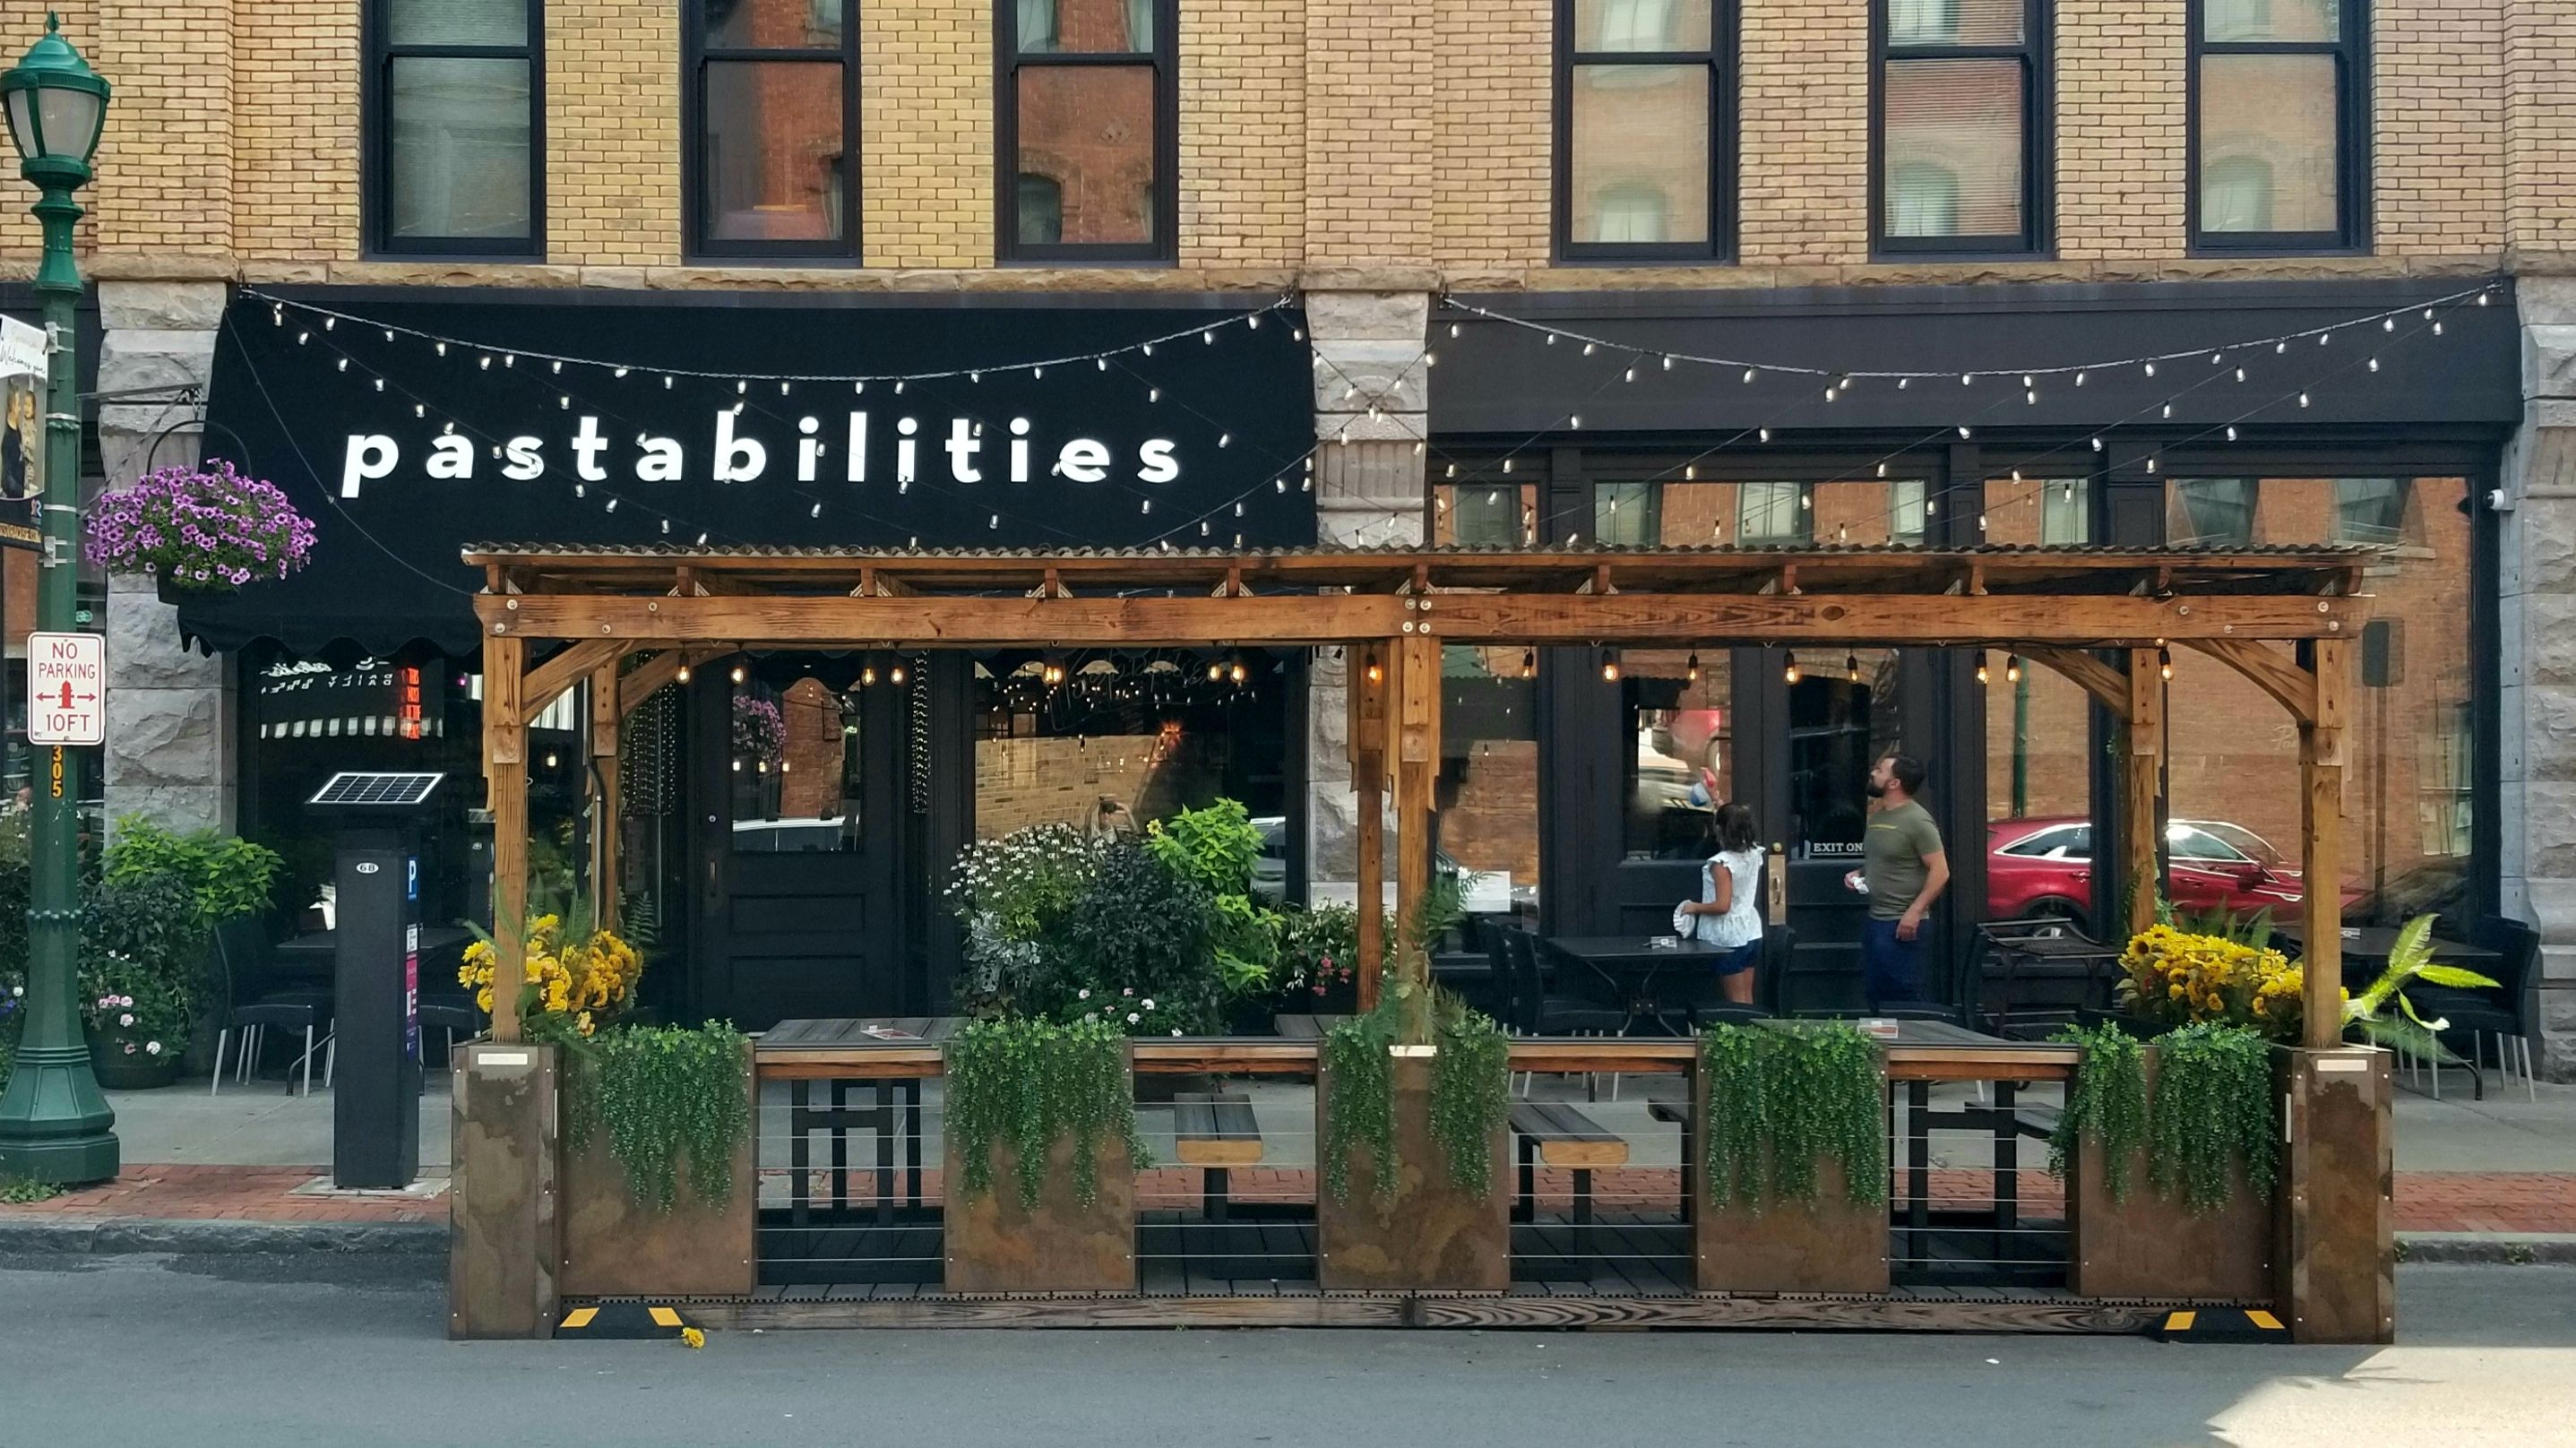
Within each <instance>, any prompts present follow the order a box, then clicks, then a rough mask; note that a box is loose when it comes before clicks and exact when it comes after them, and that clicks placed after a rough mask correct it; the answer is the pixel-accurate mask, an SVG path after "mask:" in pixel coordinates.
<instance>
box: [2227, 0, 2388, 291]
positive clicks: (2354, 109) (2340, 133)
mask: <svg viewBox="0 0 2576 1448" xmlns="http://www.w3.org/2000/svg"><path fill="white" fill-rule="evenodd" d="M2332 3H2333V4H2334V5H2335V7H2336V34H2337V36H2338V38H2337V39H2336V40H2334V41H2332V42H2324V41H2278V40H2266V41H2245V40H2211V39H2210V38H2209V37H2208V35H2207V34H2206V28H2207V27H2206V21H2207V18H2208V16H2207V12H2208V9H2209V0H2186V4H2185V19H2184V36H2185V41H2184V52H2183V53H2184V62H2183V63H2184V72H2183V83H2184V87H2185V90H2186V92H2187V94H2188V97H2189V99H2188V103H2187V104H2186V105H2185V107H2184V109H2185V112H2186V120H2185V123H2184V129H2183V151H2184V156H2183V187H2184V196H2183V207H2184V226H2185V229H2186V232H2187V234H2188V235H2189V236H2190V238H2191V251H2192V253H2193V254H2194V255H2209V254H2213V253H2215V254H2221V255H2230V256H2241V255H2245V254H2248V253H2253V254H2271V255H2314V254H2317V253H2328V252H2363V251H2367V250H2369V247H2370V224H2371V196H2370V7H2369V6H2368V4H2366V3H2365V0H2332ZM2212 55H2222V56H2224V55H2329V56H2332V57H2334V59H2335V82H2336V84H2335V229H2334V230H2333V231H2331V232H2324V231H2218V232H2212V231H2205V230H2203V229H2202V227H2201V215H2200V201H2201V147H2200V101H2201V87H2200V73H2201V62H2202V61H2203V60H2205V59H2207V58H2208V57H2210V56H2212Z"/></svg>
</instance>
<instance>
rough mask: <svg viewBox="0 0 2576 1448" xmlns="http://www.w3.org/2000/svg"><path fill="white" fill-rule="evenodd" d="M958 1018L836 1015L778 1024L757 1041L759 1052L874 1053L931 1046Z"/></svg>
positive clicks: (947, 1033) (945, 1035)
mask: <svg viewBox="0 0 2576 1448" xmlns="http://www.w3.org/2000/svg"><path fill="white" fill-rule="evenodd" d="M960 1019H961V1018H960V1017H957V1016H837V1017H826V1018H822V1019H817V1020H802V1021H780V1022H779V1023H778V1024H777V1025H774V1026H772V1027H770V1028H769V1029H768V1030H765V1031H763V1032H761V1033H760V1037H759V1040H760V1046H761V1049H763V1050H769V1049H772V1048H779V1049H784V1048H788V1047H793V1048H795V1049H798V1050H808V1051H811V1050H830V1049H839V1050H852V1051H875V1050H885V1049H889V1048H896V1047H904V1046H921V1045H935V1044H937V1043H939V1042H941V1041H944V1040H947V1039H948V1037H949V1036H950V1035H951V1034H952V1033H954V1032H955V1031H956V1029H957V1026H958V1023H959V1021H960Z"/></svg>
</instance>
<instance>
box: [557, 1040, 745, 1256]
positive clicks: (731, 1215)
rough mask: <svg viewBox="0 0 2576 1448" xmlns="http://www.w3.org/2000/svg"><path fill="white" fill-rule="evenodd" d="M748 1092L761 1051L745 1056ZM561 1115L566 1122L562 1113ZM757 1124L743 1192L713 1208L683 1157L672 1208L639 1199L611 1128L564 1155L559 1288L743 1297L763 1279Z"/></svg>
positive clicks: (741, 1172)
mask: <svg viewBox="0 0 2576 1448" xmlns="http://www.w3.org/2000/svg"><path fill="white" fill-rule="evenodd" d="M742 1089H743V1092H744V1095H745V1096H746V1098H749V1099H750V1100H751V1104H752V1108H753V1114H752V1117H751V1119H752V1120H753V1121H754V1122H757V1121H758V1120H759V1113H758V1106H759V1103H758V1100H757V1098H756V1097H753V1096H752V1092H753V1091H754V1090H755V1088H754V1086H753V1081H752V1066H751V1051H750V1048H749V1047H747V1046H746V1047H745V1048H744V1051H743V1058H742ZM561 1119H562V1117H561V1114H560V1113H558V1114H557V1120H559V1121H560V1120H561ZM758 1137H759V1131H758V1130H757V1128H756V1127H755V1128H753V1129H747V1130H745V1131H744V1132H743V1136H742V1142H741V1144H740V1145H738V1146H737V1147H735V1149H734V1156H733V1192H732V1195H730V1196H729V1197H727V1198H726V1199H725V1200H724V1201H723V1202H722V1203H720V1204H715V1205H710V1204H708V1203H707V1202H705V1201H703V1200H701V1199H700V1198H699V1196H698V1194H697V1184H696V1183H695V1182H694V1181H693V1180H691V1177H690V1172H689V1163H688V1162H687V1161H685V1160H683V1161H682V1162H681V1163H680V1184H679V1193H678V1195H677V1197H676V1198H675V1199H674V1200H673V1202H672V1204H671V1208H670V1210H668V1211H661V1212H657V1211H653V1210H651V1209H650V1208H647V1207H646V1206H644V1205H643V1204H642V1203H641V1202H638V1201H637V1200H636V1199H635V1193H634V1190H633V1188H631V1187H630V1186H629V1185H628V1184H627V1179H626V1168H625V1166H624V1165H623V1164H622V1163H620V1162H619V1161H618V1160H617V1158H616V1156H615V1155H614V1154H613V1153H611V1152H610V1151H609V1149H608V1133H607V1132H606V1130H605V1129H601V1130H597V1131H594V1132H593V1133H592V1134H591V1139H590V1142H589V1144H588V1145H587V1146H585V1147H584V1148H582V1149H581V1150H579V1151H575V1150H573V1149H572V1147H571V1145H570V1143H569V1141H567V1142H566V1144H565V1147H564V1153H563V1172H562V1177H563V1200H562V1206H561V1209H560V1213H559V1215H560V1217H561V1219H562V1222H563V1234H562V1236H563V1265H562V1270H561V1271H560V1272H559V1273H558V1275H557V1282H558V1284H559V1290H560V1291H561V1292H562V1293H563V1294H564V1295H565V1296H568V1297H629V1296H662V1297H741V1296H746V1295H748V1294H749V1293H750V1292H751V1290H752V1289H753V1287H754V1286H756V1285H757V1282H758V1271H757V1266H756V1263H755V1256H756V1254H755V1252H754V1250H753V1236H754V1231H755V1218H756V1215H757V1208H758V1204H759V1197H760V1191H759V1181H758V1178H757V1176H756V1175H755V1157H754V1148H755V1144H756V1142H757V1140H758Z"/></svg>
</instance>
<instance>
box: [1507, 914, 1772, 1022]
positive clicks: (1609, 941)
mask: <svg viewBox="0 0 2576 1448" xmlns="http://www.w3.org/2000/svg"><path fill="white" fill-rule="evenodd" d="M1547 946H1548V948H1549V949H1550V950H1553V951H1555V952H1556V953H1558V954H1559V955H1562V956H1564V957H1565V958H1566V959H1568V960H1571V961H1574V962H1576V963H1577V964H1580V965H1582V966H1584V967H1586V968H1587V969H1589V970H1590V971H1591V972H1592V973H1593V974H1594V975H1596V976H1598V977H1600V978H1601V981H1602V982H1603V983H1604V984H1606V985H1608V986H1609V987H1610V988H1611V989H1612V990H1614V991H1617V992H1618V993H1619V997H1618V998H1619V999H1620V1000H1621V1001H1623V1002H1625V1004H1626V1009H1627V1012H1628V1019H1627V1022H1626V1024H1624V1025H1623V1026H1621V1027H1620V1029H1619V1034H1621V1035H1623V1036H1624V1035H1627V1034H1628V1033H1630V1032H1632V1031H1634V1030H1635V1029H1636V1028H1637V1020H1638V1017H1640V1016H1644V1017H1648V1018H1650V1019H1652V1020H1653V1021H1654V1022H1655V1024H1656V1025H1658V1026H1660V1027H1662V1028H1663V1030H1664V1032H1665V1034H1667V1035H1679V1034H1681V1033H1680V1032H1678V1031H1676V1030H1674V1029H1673V1023H1672V1022H1671V1021H1669V1020H1667V1019H1665V1012H1666V1010H1667V1009H1668V1007H1666V1006H1665V1005H1664V1003H1663V1000H1662V998H1661V997H1660V996H1658V995H1657V994H1656V986H1657V985H1658V984H1659V983H1660V982H1661V980H1662V977H1663V975H1664V971H1665V969H1666V968H1667V967H1678V968H1680V969H1682V970H1705V969H1707V968H1708V966H1709V964H1710V963H1711V962H1713V961H1715V960H1717V959H1718V958H1719V957H1721V956H1725V955H1729V954H1732V953H1733V952H1732V951H1730V950H1729V949H1727V948H1726V947H1724V946H1717V945H1707V944H1703V943H1702V942H1700V941H1696V940H1683V941H1678V942H1676V943H1674V944H1671V945H1658V944H1656V943H1655V938H1654V937H1651V936H1644V935H1563V936H1551V937H1549V939H1548V941H1547Z"/></svg>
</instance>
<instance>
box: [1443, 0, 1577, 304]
mask: <svg viewBox="0 0 2576 1448" xmlns="http://www.w3.org/2000/svg"><path fill="white" fill-rule="evenodd" d="M1555 10H1556V7H1555V6H1554V5H1552V4H1550V3H1549V0H1435V7H1434V14H1433V27H1434V41H1433V43H1434V45H1435V46H1436V52H1435V63H1436V66H1437V70H1438V73H1439V76H1440V92H1439V94H1440V105H1439V108H1438V109H1437V111H1436V112H1435V113H1434V115H1433V118H1432V133H1431V144H1432V167H1433V169H1432V183H1433V185H1434V187H1435V188H1436V191H1435V194H1434V198H1433V201H1432V250H1433V254H1434V256H1435V257H1436V258H1437V259H1438V260H1439V261H1440V262H1441V263H1443V264H1444V265H1451V266H1478V265H1507V266H1538V265H1544V264H1545V263H1546V261H1547V259H1548V255H1549V251H1550V247H1551V240H1552V232H1553V227H1554V223H1553V220H1552V218H1551V216H1550V208H1551V206H1552V204H1553V201H1552V197H1551V194H1550V187H1551V185H1552V182H1553V174H1552V158H1553V156H1554V147H1555V135H1554V131H1555V123H1554V121H1553V119H1552V116H1553V109H1552V105H1553V96H1552V92H1553V88H1554V86H1555V75H1554V68H1555V49H1554V47H1555V32H1556V18H1555Z"/></svg>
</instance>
